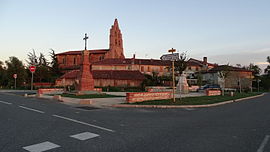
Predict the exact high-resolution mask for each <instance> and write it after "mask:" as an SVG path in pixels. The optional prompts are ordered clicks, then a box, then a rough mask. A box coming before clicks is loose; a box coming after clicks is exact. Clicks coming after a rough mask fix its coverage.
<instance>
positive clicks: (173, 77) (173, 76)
mask: <svg viewBox="0 0 270 152" xmlns="http://www.w3.org/2000/svg"><path fill="white" fill-rule="evenodd" d="M168 52H171V53H172V54H173V53H174V52H176V50H175V49H173V48H172V49H170V50H168ZM172 81H173V84H172V85H173V86H172V89H173V102H175V75H174V59H172Z"/></svg>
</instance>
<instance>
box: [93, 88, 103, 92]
mask: <svg viewBox="0 0 270 152" xmlns="http://www.w3.org/2000/svg"><path fill="white" fill-rule="evenodd" d="M94 91H97V92H102V88H94Z"/></svg>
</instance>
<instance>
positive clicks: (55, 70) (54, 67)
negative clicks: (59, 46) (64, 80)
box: [50, 49, 62, 80]
mask: <svg viewBox="0 0 270 152" xmlns="http://www.w3.org/2000/svg"><path fill="white" fill-rule="evenodd" d="M50 57H51V63H50V65H51V72H52V79H53V80H56V79H57V78H58V77H60V76H61V75H62V73H61V71H60V69H59V63H58V60H57V57H56V54H55V51H54V50H53V49H51V52H50Z"/></svg>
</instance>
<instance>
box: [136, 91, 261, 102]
mask: <svg viewBox="0 0 270 152" xmlns="http://www.w3.org/2000/svg"><path fill="white" fill-rule="evenodd" d="M259 94H261V92H253V93H235V95H234V96H233V97H231V96H229V95H227V94H226V95H225V96H200V97H185V98H182V99H181V100H180V99H176V102H173V101H172V99H167V100H152V101H144V102H137V103H131V104H136V105H205V104H213V103H219V102H224V101H229V100H236V99H240V98H245V97H250V96H255V95H259Z"/></svg>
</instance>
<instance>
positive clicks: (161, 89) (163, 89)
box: [146, 86, 172, 92]
mask: <svg viewBox="0 0 270 152" xmlns="http://www.w3.org/2000/svg"><path fill="white" fill-rule="evenodd" d="M146 91H147V92H170V91H172V89H169V87H162V86H155V87H146Z"/></svg>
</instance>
